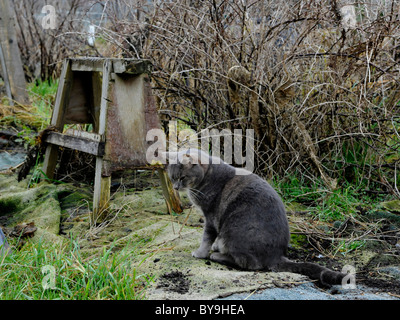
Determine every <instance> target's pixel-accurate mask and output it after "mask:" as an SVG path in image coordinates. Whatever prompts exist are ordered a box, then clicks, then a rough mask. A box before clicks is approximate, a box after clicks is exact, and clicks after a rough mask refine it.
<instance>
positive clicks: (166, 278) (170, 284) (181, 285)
mask: <svg viewBox="0 0 400 320" xmlns="http://www.w3.org/2000/svg"><path fill="white" fill-rule="evenodd" d="M189 285H190V280H188V279H187V276H186V275H184V274H183V273H182V272H180V271H178V270H176V271H171V272H166V273H164V274H163V275H162V276H161V277H160V279H159V283H158V285H157V289H160V288H162V289H164V290H165V291H171V292H177V293H180V294H185V293H187V292H188V291H189Z"/></svg>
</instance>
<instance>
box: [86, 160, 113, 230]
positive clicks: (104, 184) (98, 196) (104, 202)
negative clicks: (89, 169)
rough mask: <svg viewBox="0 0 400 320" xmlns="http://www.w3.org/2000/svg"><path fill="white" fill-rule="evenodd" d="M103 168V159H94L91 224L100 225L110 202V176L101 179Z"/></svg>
mask: <svg viewBox="0 0 400 320" xmlns="http://www.w3.org/2000/svg"><path fill="white" fill-rule="evenodd" d="M102 168H103V159H102V158H101V157H97V158H96V173H95V178H94V193H93V212H92V215H91V224H96V223H101V222H103V221H104V220H105V218H106V217H107V210H108V206H109V202H110V187H111V176H110V177H103V176H102V175H101V172H102Z"/></svg>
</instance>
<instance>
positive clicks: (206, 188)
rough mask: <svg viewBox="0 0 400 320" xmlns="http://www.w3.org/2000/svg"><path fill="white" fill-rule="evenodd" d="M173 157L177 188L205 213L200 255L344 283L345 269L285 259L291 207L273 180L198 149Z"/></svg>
mask: <svg viewBox="0 0 400 320" xmlns="http://www.w3.org/2000/svg"><path fill="white" fill-rule="evenodd" d="M168 155H169V158H170V163H169V165H168V169H167V171H168V175H169V177H170V179H171V181H172V183H173V187H174V189H176V190H187V192H188V195H189V198H190V200H191V201H192V202H193V204H195V205H196V206H197V207H198V208H199V209H201V211H202V213H203V215H204V217H205V226H204V233H203V239H202V242H201V245H200V247H199V248H198V249H197V250H196V251H194V252H192V255H193V256H194V257H195V258H199V259H206V258H209V259H210V260H212V261H215V262H218V263H222V264H225V265H229V266H233V267H236V268H240V269H246V270H272V271H288V272H295V273H300V274H304V275H307V276H309V277H310V278H311V279H315V280H318V281H319V282H320V283H321V284H323V285H331V284H340V283H341V281H342V279H343V277H344V276H345V274H343V273H339V272H335V271H332V270H329V269H327V268H325V267H323V266H320V265H318V264H314V263H308V262H304V263H297V262H293V261H290V260H289V259H287V258H286V257H285V255H286V250H287V247H288V244H289V239H290V234H289V225H288V221H287V217H286V211H285V207H284V204H283V202H282V200H281V199H280V197H279V195H278V194H277V192H276V191H275V190H274V189H273V188H272V187H271V186H270V185H269V184H268V182H266V181H265V180H263V179H261V178H260V177H259V176H257V175H256V174H253V173H251V172H248V171H247V172H246V171H245V170H244V169H238V168H234V167H232V166H231V165H228V164H227V163H225V162H223V161H222V160H221V159H219V158H215V157H210V156H209V155H208V154H206V153H204V152H202V151H200V150H197V149H189V150H187V151H184V152H179V153H168ZM171 159H172V161H171ZM172 162H175V163H172ZM210 251H211V254H210Z"/></svg>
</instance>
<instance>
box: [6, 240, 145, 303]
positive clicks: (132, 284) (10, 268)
mask: <svg viewBox="0 0 400 320" xmlns="http://www.w3.org/2000/svg"><path fill="white" fill-rule="evenodd" d="M114 251H115V252H114ZM132 256H134V253H133V252H132V251H129V252H128V251H127V249H122V250H121V251H116V250H115V248H114V247H113V246H111V247H109V248H108V249H106V248H104V249H103V251H102V253H101V254H97V255H94V256H89V257H83V255H82V252H81V250H80V247H79V245H78V243H77V242H76V241H75V240H73V239H70V241H69V242H68V243H67V244H62V245H60V244H49V243H45V242H42V241H39V242H38V243H28V244H26V245H25V246H24V247H23V248H22V249H21V250H20V251H16V250H14V251H13V253H12V254H10V255H9V256H3V257H0V299H24V300H25V299H28V300H41V299H79V300H86V299H90V300H91V299H144V298H145V294H144V290H145V288H146V287H147V285H148V284H149V282H150V281H151V278H149V277H148V276H147V275H140V274H138V273H137V272H136V269H135V266H134V265H133V263H132Z"/></svg>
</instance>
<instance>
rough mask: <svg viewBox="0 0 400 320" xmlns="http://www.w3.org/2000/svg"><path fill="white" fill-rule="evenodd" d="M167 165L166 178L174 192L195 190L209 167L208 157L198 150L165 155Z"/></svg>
mask: <svg viewBox="0 0 400 320" xmlns="http://www.w3.org/2000/svg"><path fill="white" fill-rule="evenodd" d="M165 156H166V157H167V159H169V164H168V167H167V172H168V176H169V178H170V179H171V182H172V185H173V187H174V189H175V190H186V189H190V188H196V187H197V186H198V185H199V184H200V183H201V181H202V180H203V178H204V175H205V173H206V172H207V169H208V166H209V156H208V155H207V154H206V153H204V152H203V151H201V150H198V149H188V150H185V151H181V152H167V153H165Z"/></svg>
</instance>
